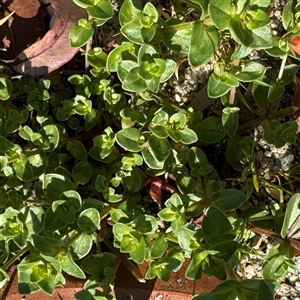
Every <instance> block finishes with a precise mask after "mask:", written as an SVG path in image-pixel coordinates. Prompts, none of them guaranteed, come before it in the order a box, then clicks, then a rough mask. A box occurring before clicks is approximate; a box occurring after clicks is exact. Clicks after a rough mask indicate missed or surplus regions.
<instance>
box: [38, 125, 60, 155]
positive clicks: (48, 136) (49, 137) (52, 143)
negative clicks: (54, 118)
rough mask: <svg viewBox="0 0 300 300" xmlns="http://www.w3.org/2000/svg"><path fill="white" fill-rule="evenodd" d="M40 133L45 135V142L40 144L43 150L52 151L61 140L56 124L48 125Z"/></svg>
mask: <svg viewBox="0 0 300 300" xmlns="http://www.w3.org/2000/svg"><path fill="white" fill-rule="evenodd" d="M39 134H40V135H41V136H42V137H43V144H42V145H41V146H40V148H41V149H42V150H45V151H47V152H52V151H53V150H54V149H55V148H56V147H57V145H58V142H59V130H58V128H57V126H56V125H46V126H44V127H43V128H42V129H41V130H40V131H39Z"/></svg>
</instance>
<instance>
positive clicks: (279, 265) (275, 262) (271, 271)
mask: <svg viewBox="0 0 300 300" xmlns="http://www.w3.org/2000/svg"><path fill="white" fill-rule="evenodd" d="M293 257H294V248H293V247H292V246H291V245H289V244H287V243H280V244H278V245H276V246H274V247H273V248H272V249H271V250H270V251H269V253H268V255H267V257H266V260H265V263H264V264H263V273H262V275H263V278H265V279H273V280H277V279H279V278H280V277H282V276H283V275H284V274H286V272H287V270H288V268H289V265H291V264H294V263H293V260H292V259H293Z"/></svg>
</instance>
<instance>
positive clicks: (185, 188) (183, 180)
mask: <svg viewBox="0 0 300 300" xmlns="http://www.w3.org/2000/svg"><path fill="white" fill-rule="evenodd" d="M176 185H177V187H178V189H179V191H180V192H181V193H182V194H192V193H194V192H195V190H196V181H195V179H194V178H193V177H192V176H190V175H189V174H179V175H176Z"/></svg>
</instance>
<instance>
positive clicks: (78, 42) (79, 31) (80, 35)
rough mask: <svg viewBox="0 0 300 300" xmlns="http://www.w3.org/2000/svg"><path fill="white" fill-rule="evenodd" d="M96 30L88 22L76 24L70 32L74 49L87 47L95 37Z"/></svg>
mask: <svg viewBox="0 0 300 300" xmlns="http://www.w3.org/2000/svg"><path fill="white" fill-rule="evenodd" d="M93 34H94V28H93V27H92V26H91V25H90V24H88V21H87V20H85V19H81V20H79V21H78V23H77V24H74V25H73V26H72V28H71V30H70V33H69V38H70V43H71V46H72V47H75V48H79V47H82V46H83V45H85V44H86V43H87V42H88V40H89V39H90V38H91V37H92V36H93Z"/></svg>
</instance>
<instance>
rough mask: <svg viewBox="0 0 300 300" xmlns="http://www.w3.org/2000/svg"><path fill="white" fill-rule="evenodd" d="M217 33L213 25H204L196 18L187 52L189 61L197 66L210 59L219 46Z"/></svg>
mask: <svg viewBox="0 0 300 300" xmlns="http://www.w3.org/2000/svg"><path fill="white" fill-rule="evenodd" d="M219 40H220V38H219V33H218V31H217V29H216V28H215V27H213V26H205V25H203V22H202V21H200V20H198V21H196V22H195V23H194V26H193V32H192V36H191V42H190V49H189V52H188V57H189V63H190V64H191V65H192V66H193V67H198V66H201V65H202V64H204V63H205V62H206V61H207V60H208V59H210V58H211V57H212V56H213V54H214V53H215V51H216V50H217V49H218V46H219Z"/></svg>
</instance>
